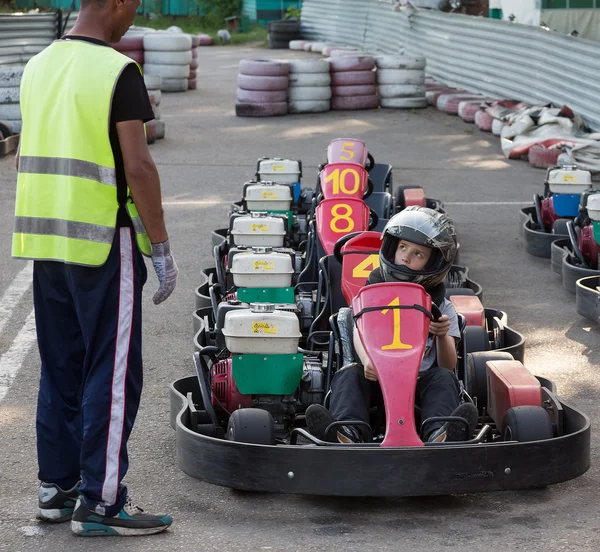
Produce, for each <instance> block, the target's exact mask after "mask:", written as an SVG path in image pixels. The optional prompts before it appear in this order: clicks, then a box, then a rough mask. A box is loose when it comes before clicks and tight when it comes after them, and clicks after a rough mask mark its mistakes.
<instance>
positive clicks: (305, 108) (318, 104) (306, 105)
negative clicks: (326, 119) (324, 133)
mask: <svg viewBox="0 0 600 552" xmlns="http://www.w3.org/2000/svg"><path fill="white" fill-rule="evenodd" d="M330 109H331V102H330V101H329V100H312V101H310V100H309V101H297V100H296V101H290V102H289V112H290V113H324V112H325V111H329V110H330Z"/></svg>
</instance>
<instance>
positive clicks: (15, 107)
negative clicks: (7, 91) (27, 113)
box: [0, 103, 21, 132]
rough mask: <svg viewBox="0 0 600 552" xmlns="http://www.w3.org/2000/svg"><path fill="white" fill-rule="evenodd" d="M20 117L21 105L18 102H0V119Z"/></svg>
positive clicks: (11, 119)
mask: <svg viewBox="0 0 600 552" xmlns="http://www.w3.org/2000/svg"><path fill="white" fill-rule="evenodd" d="M20 118H21V106H20V105H19V104H18V103H6V104H0V121H7V120H8V121H16V120H18V119H20ZM13 132H14V131H13Z"/></svg>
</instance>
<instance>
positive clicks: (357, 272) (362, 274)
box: [352, 255, 379, 278]
mask: <svg viewBox="0 0 600 552" xmlns="http://www.w3.org/2000/svg"><path fill="white" fill-rule="evenodd" d="M376 268H379V255H369V256H368V257H367V258H366V259H363V260H362V261H361V262H360V263H358V264H357V265H356V266H355V267H354V268H353V269H352V277H353V278H368V277H369V274H371V272H372V271H373V270H375V269H376Z"/></svg>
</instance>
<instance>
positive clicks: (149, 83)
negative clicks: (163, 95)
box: [144, 73, 162, 90]
mask: <svg viewBox="0 0 600 552" xmlns="http://www.w3.org/2000/svg"><path fill="white" fill-rule="evenodd" d="M144 84H145V85H146V88H147V89H148V90H160V87H161V86H162V77H161V76H159V75H146V74H145V73H144Z"/></svg>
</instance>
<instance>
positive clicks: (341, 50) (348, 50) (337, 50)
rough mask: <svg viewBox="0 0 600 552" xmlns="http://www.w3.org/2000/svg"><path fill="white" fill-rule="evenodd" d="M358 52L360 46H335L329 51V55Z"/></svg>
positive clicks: (354, 53)
mask: <svg viewBox="0 0 600 552" xmlns="http://www.w3.org/2000/svg"><path fill="white" fill-rule="evenodd" d="M326 51H327V49H325V50H324V52H326ZM357 52H358V48H334V49H333V50H330V51H329V57H335V56H345V55H346V54H353V55H356V53H357Z"/></svg>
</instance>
